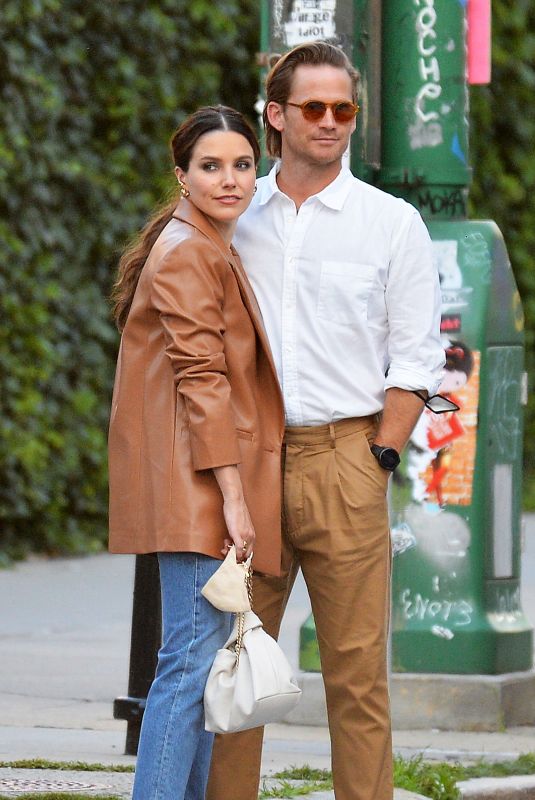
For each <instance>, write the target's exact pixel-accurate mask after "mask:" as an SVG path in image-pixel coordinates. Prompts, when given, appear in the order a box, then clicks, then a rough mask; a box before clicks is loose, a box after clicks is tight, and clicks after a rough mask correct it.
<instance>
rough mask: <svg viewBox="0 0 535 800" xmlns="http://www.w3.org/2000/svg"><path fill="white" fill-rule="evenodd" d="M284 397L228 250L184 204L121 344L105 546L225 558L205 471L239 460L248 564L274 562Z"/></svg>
mask: <svg viewBox="0 0 535 800" xmlns="http://www.w3.org/2000/svg"><path fill="white" fill-rule="evenodd" d="M283 434H284V412H283V404H282V396H281V392H280V388H279V384H278V381H277V377H276V373H275V368H274V365H273V361H272V358H271V353H270V350H269V345H268V342H267V339H266V335H265V332H264V329H263V326H262V322H261V318H260V311H259V309H258V305H257V303H256V299H255V297H254V294H253V291H252V289H251V287H250V284H249V282H248V280H247V277H246V275H245V273H244V271H243V267H242V266H241V263H240V261H239V258H238V257H237V254H236V252H235V251H234V250H232V252H231V251H230V250H229V249H228V247H227V246H226V245H225V243H224V241H223V239H222V238H221V236H220V235H219V233H218V231H217V230H216V229H215V228H214V227H213V226H212V225H211V224H210V222H209V221H208V220H207V219H206V217H204V215H203V214H201V212H200V211H199V210H198V209H197V208H196V207H195V206H194V205H193V204H192V203H190V202H189V201H188V200H181V201H180V203H179V205H178V207H177V209H176V211H175V214H174V217H173V219H172V220H171V221H170V222H169V224H168V225H167V226H166V227H165V228H164V230H163V231H162V233H161V234H160V236H159V238H158V240H157V241H156V243H155V245H154V247H153V248H152V250H151V253H150V255H149V258H148V259H147V262H146V264H145V266H144V268H143V270H142V273H141V276H140V279H139V283H138V286H137V289H136V293H135V296H134V300H133V303H132V307H131V310H130V313H129V316H128V320H127V322H126V325H125V328H124V331H123V335H122V339H121V346H120V350H119V357H118V362H117V372H116V377H115V386H114V392H113V401H112V412H111V421H110V432H109V472H110V544H109V546H110V550H111V551H112V552H115V553H152V552H158V551H171V552H175V551H189V552H198V553H204V554H206V555H210V556H214V557H216V558H222V556H221V548H222V546H223V538H224V537H225V536H226V535H227V530H226V526H225V522H224V519H223V511H222V507H223V503H222V495H221V492H220V490H219V486H218V484H217V482H216V480H215V477H214V474H213V472H212V467H219V466H225V465H227V464H238V465H239V470H240V473H241V478H242V482H243V487H244V493H245V499H246V502H247V505H248V508H249V511H250V514H251V518H252V521H253V525H254V528H255V531H256V546H255V553H254V558H253V566H254V567H255V569H256V570H258V571H260V572H265V573H268V574H271V575H278V574H279V570H280V511H281V464H280V459H281V443H282V438H283Z"/></svg>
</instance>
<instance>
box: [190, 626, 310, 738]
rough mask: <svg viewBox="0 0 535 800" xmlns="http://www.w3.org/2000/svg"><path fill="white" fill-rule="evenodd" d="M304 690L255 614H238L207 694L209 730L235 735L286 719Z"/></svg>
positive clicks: (209, 679)
mask: <svg viewBox="0 0 535 800" xmlns="http://www.w3.org/2000/svg"><path fill="white" fill-rule="evenodd" d="M300 697H301V689H300V688H299V686H298V685H297V683H296V681H295V678H294V676H293V672H292V668H291V666H290V664H289V663H288V659H287V658H286V656H285V655H284V653H283V652H282V650H281V649H280V647H279V645H278V644H277V642H276V641H275V639H273V638H272V637H271V636H269V634H267V633H266V632H265V630H264V629H263V627H262V623H261V621H260V620H259V619H258V617H257V616H256V614H254V613H253V612H252V611H246V612H245V613H244V614H237V615H236V620H235V623H234V629H233V631H232V633H231V635H230V637H229V638H228V640H227V642H226V643H225V646H224V647H223V648H222V649H221V650H218V651H217V655H216V657H215V661H214V663H213V665H212V669H211V670H210V674H209V676H208V681H207V683H206V688H205V690H204V713H205V728H206V730H207V731H211V732H212V733H231V732H233V731H244V730H247V729H248V728H257V727H258V726H260V725H265V724H266V723H268V722H277V721H278V720H280V719H282V717H285V716H286V714H288V713H289V712H290V711H291V710H292V709H293V708H294V707H295V706H296V705H297V703H298V702H299V698H300Z"/></svg>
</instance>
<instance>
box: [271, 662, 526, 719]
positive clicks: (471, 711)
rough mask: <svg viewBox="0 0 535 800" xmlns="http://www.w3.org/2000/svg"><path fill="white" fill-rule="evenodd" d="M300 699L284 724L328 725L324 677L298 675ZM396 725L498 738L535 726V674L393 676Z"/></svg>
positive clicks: (392, 702)
mask: <svg viewBox="0 0 535 800" xmlns="http://www.w3.org/2000/svg"><path fill="white" fill-rule="evenodd" d="M296 677H297V682H298V683H299V687H300V688H301V690H302V696H301V700H300V702H299V704H298V705H297V706H296V708H295V709H294V710H293V711H291V712H290V714H289V715H288V716H287V717H286V718H285V722H286V723H288V724H290V725H316V726H326V725H327V707H326V704H325V687H324V684H323V675H322V674H321V673H319V672H298V673H297V676H296ZM390 700H391V705H392V723H393V726H394V728H398V729H410V730H417V729H424V730H425V729H428V728H440V729H442V730H447V731H469V732H474V731H480V732H484V731H487V732H499V731H501V730H503V728H504V726H505V727H513V726H517V725H532V724H533V723H535V670H533V669H531V670H528V671H526V672H511V673H505V674H503V675H447V674H426V673H422V674H416V673H400V672H394V673H393V674H392V675H391V676H390Z"/></svg>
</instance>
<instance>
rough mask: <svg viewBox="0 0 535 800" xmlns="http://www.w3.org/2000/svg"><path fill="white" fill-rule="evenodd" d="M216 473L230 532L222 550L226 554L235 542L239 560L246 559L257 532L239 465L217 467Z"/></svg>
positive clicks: (252, 547)
mask: <svg viewBox="0 0 535 800" xmlns="http://www.w3.org/2000/svg"><path fill="white" fill-rule="evenodd" d="M214 475H215V478H216V480H217V482H218V484H219V488H220V489H221V493H222V495H223V515H224V517H225V523H226V526H227V530H228V532H229V538H225V540H224V547H223V548H222V550H221V552H222V553H223V555H226V554H227V553H228V550H229V547H230V545H231V544H234V545H235V547H236V558H237V560H238V561H245V559H247V558H249V556H250V555H251V553H252V552H253V550H254V541H255V532H254V528H253V523H252V522H251V517H250V514H249V509H248V508H247V505H246V503H245V498H244V496H243V488H242V483H241V478H240V473H239V472H238V467H237V466H236V465H230V466H227V467H215V468H214Z"/></svg>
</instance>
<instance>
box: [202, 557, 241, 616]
mask: <svg viewBox="0 0 535 800" xmlns="http://www.w3.org/2000/svg"><path fill="white" fill-rule="evenodd" d="M252 558H253V556H252V554H251V555H250V556H249V558H248V559H247V561H242V562H238V561H237V559H236V548H235V547H234V545H231V546H230V547H229V551H228V553H227V555H226V556H225V560H224V561H223V562H222V564H221V566H220V567H218V568H217V570H216V571H215V572H214V574H213V575H212V577H211V578H209V579H208V580H207V581H206V583H205V584H204V586H203V588H202V589H201V594H202V596H203V597H205V598H206V599H207V600H208V602H209V603H211V604H212V605H213V606H215V608H218V609H219V610H220V611H232V613H234V614H239V613H242V612H244V611H251V608H252V600H251V597H252V575H251V573H252V567H251V560H252Z"/></svg>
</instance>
